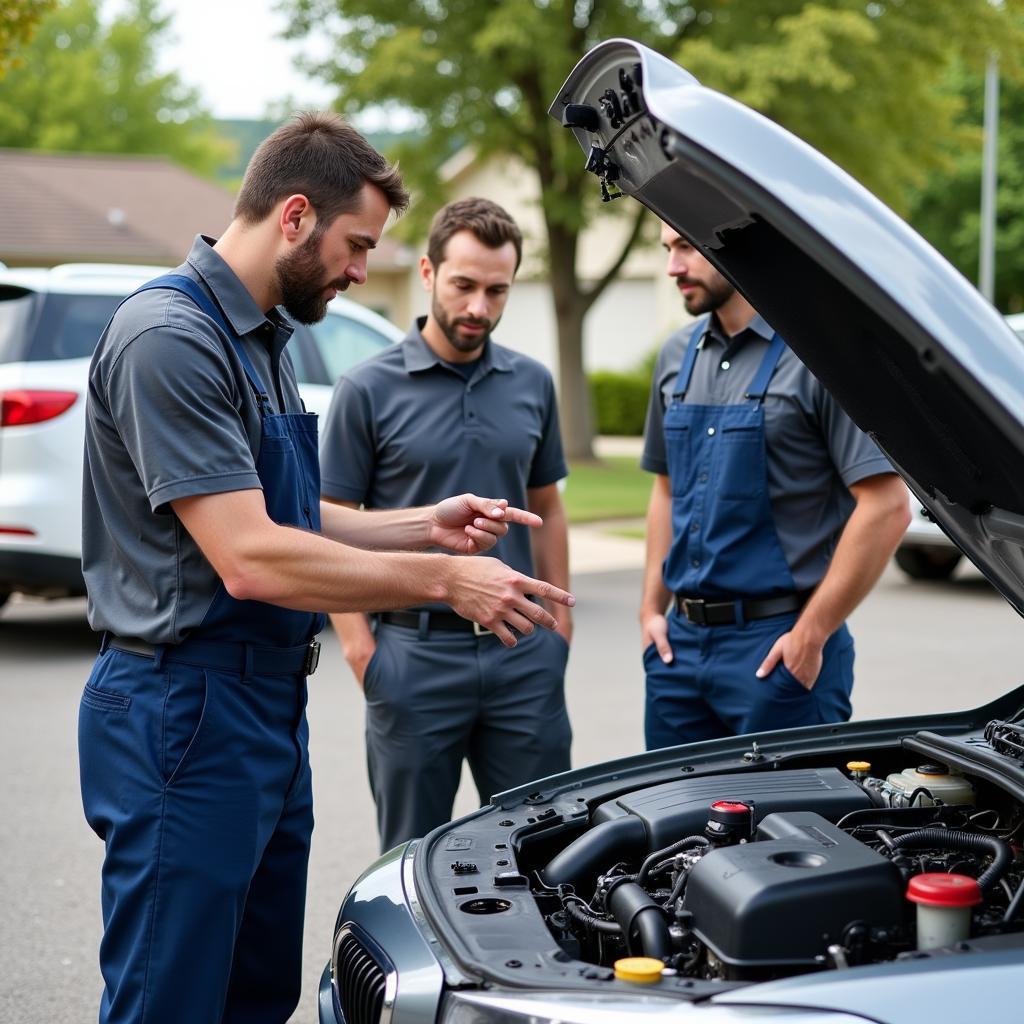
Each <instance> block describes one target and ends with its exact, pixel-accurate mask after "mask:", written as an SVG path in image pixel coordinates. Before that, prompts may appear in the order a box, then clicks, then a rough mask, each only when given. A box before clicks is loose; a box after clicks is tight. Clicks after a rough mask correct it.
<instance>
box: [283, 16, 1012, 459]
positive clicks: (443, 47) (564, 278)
mask: <svg viewBox="0 0 1024 1024" xmlns="http://www.w3.org/2000/svg"><path fill="white" fill-rule="evenodd" d="M1021 2H1022V0H1004V2H1003V3H1002V4H1000V5H995V4H993V3H991V2H990V0H877V2H868V0H831V2H827V3H826V2H819V3H813V2H807V0H492V2H489V3H478V2H475V0H282V2H281V6H282V8H283V9H284V10H285V11H287V12H288V13H289V15H290V16H291V18H292V25H293V30H292V34H293V35H294V36H298V37H301V36H303V35H305V34H308V33H310V32H316V33H317V35H318V36H322V35H323V34H324V33H325V32H326V33H328V35H329V36H331V37H333V41H334V44H335V45H334V48H333V53H332V54H331V57H330V59H329V60H328V61H325V62H323V63H321V64H320V65H318V66H317V65H314V66H313V70H315V71H316V73H317V74H318V75H319V76H320V77H322V78H324V79H325V80H327V81H329V82H332V83H333V84H335V85H336V86H337V87H338V90H339V99H338V105H339V109H341V110H343V111H345V112H348V113H354V112H356V111H358V110H361V109H363V108H365V107H367V106H373V105H380V104H388V103H392V104H396V105H398V106H400V107H403V108H406V109H411V110H413V111H415V112H416V113H417V114H418V116H419V118H420V128H421V130H420V132H419V133H418V135H417V138H416V140H415V143H414V144H407V145H406V146H404V147H403V149H402V151H401V152H400V153H399V155H400V158H401V159H402V163H403V167H404V168H405V170H406V172H407V174H408V176H409V177H410V179H411V180H412V181H413V183H414V184H415V185H418V186H419V188H420V189H421V190H422V191H423V193H424V194H428V195H430V196H431V197H432V199H433V198H434V197H438V198H440V197H439V192H438V188H437V171H438V168H439V166H440V164H441V163H442V162H443V160H444V158H445V157H447V156H448V155H450V153H451V152H452V149H453V147H454V146H456V145H458V144H465V143H472V144H473V145H474V147H475V148H476V150H477V151H478V152H479V153H480V154H481V155H482V156H487V155H488V154H491V153H503V154H512V155H514V156H517V157H519V158H520V159H521V160H522V161H523V162H524V163H525V164H526V165H527V166H528V167H531V168H536V171H537V173H538V175H539V178H540V183H541V188H542V197H541V204H542V209H543V214H544V220H545V226H546V229H547V236H548V237H547V242H548V250H549V268H550V275H551V284H552V291H553V296H554V305H555V314H556V322H557V324H558V330H559V352H560V356H559V368H560V383H561V399H562V413H563V423H564V426H565V433H566V435H567V446H568V448H569V451H570V453H571V454H573V455H576V456H581V455H585V454H587V453H588V452H589V450H590V433H589V431H590V424H589V419H588V416H589V400H588V398H587V395H586V384H585V380H584V376H583V360H582V322H583V318H584V317H585V315H586V313H587V311H588V310H589V309H590V308H591V306H592V305H593V303H594V301H595V300H596V299H597V297H598V296H599V295H600V294H601V291H602V290H603V289H604V287H605V286H606V285H607V284H608V283H609V281H610V280H611V279H612V277H613V276H614V274H615V273H616V271H617V270H618V268H619V267H620V266H621V264H622V262H623V260H624V258H625V251H620V252H618V253H612V254H610V255H609V260H608V272H607V273H606V274H605V275H604V276H603V277H602V278H601V279H600V280H598V281H583V280H581V279H580V278H579V276H578V274H577V269H576V266H577V265H576V248H577V244H578V241H579V236H580V232H581V231H582V229H583V228H584V227H585V225H586V224H587V222H588V221H589V219H590V218H591V217H593V216H594V214H595V211H596V209H597V206H598V205H599V204H598V203H596V202H595V199H596V184H595V182H594V181H593V179H590V180H588V179H589V177H590V176H589V175H587V174H586V173H585V172H584V170H583V166H582V165H583V157H582V154H581V153H580V151H579V148H578V146H577V144H576V142H575V140H574V139H573V138H572V136H571V133H569V132H567V131H565V130H564V129H562V128H560V127H559V126H558V125H557V124H556V123H555V122H554V121H553V120H551V119H550V118H548V117H547V114H546V110H547V106H548V104H549V102H550V101H551V100H552V98H553V97H554V96H555V95H556V93H557V91H558V89H559V88H560V86H561V85H562V83H563V81H564V79H565V77H566V76H567V74H568V73H569V71H570V70H571V69H572V67H573V66H574V65H575V63H576V62H577V61H578V60H579V58H580V57H581V56H582V55H583V54H584V53H585V52H586V51H587V50H588V49H590V48H591V47H592V46H593V45H595V44H596V43H597V42H599V41H600V40H602V39H607V38H611V37H615V36H626V37H629V38H633V39H636V40H638V41H640V42H643V43H646V44H647V45H649V46H652V47H653V48H655V49H657V50H660V51H661V52H663V53H665V54H667V55H668V56H670V57H673V58H674V59H676V60H678V61H679V62H680V63H681V64H683V66H685V67H687V68H688V69H689V70H691V71H692V72H693V73H694V74H696V75H697V77H698V78H700V79H701V80H702V81H703V82H704V83H705V84H706V85H709V86H711V87H713V88H717V89H720V90H722V91H724V92H727V93H729V94H730V95H732V96H734V97H736V98H737V99H739V100H741V101H742V102H744V103H747V104H748V105H750V106H753V107H755V108H756V109H759V110H761V111H762V112H763V113H765V114H766V115H767V116H769V117H771V118H773V119H774V120H776V121H778V122H779V123H781V124H783V125H785V126H786V127H788V128H789V129H790V130H792V131H794V132H795V133H796V134H798V135H800V136H802V137H803V138H804V139H806V140H807V141H808V142H810V143H811V144H812V145H814V146H816V147H817V148H819V149H821V150H822V151H824V152H825V153H826V154H828V155H829V156H831V157H832V158H833V159H834V160H836V161H837V162H838V163H839V164H840V165H842V166H844V167H845V168H846V169H847V170H849V171H850V172H851V173H853V174H854V175H855V176H857V177H858V178H860V179H861V180H862V181H863V182H864V183H865V184H867V185H868V187H869V188H871V189H872V190H873V191H875V192H877V193H878V194H879V195H881V196H882V198H884V199H885V200H886V201H888V202H889V203H890V204H892V205H893V206H895V207H896V208H897V209H898V210H906V208H907V197H908V194H909V191H910V189H911V188H913V187H915V186H917V187H920V186H921V185H922V184H923V183H924V181H925V179H926V177H927V174H928V173H929V171H930V170H933V169H935V168H939V167H942V166H948V165H949V164H950V163H951V161H952V158H953V154H954V153H955V152H956V151H957V149H958V147H960V146H962V145H963V144H964V143H965V141H966V140H967V138H968V135H967V133H965V130H964V125H963V123H962V122H961V120H960V114H961V110H962V101H961V99H960V97H959V96H957V95H956V94H955V93H952V92H950V91H949V90H944V89H942V88H940V86H941V83H942V81H943V76H944V74H945V73H946V71H947V69H948V67H949V64H950V61H951V60H952V59H953V58H954V56H955V57H956V58H957V59H959V60H960V61H961V62H962V63H963V64H964V65H965V66H967V67H979V66H980V65H981V64H982V63H983V61H984V58H985V55H986V53H987V51H988V50H989V49H990V48H999V49H1000V50H1001V52H1002V53H1003V55H1004V64H1006V65H1010V66H1015V67H1016V66H1021V64H1022V60H1021V58H1022V57H1024V33H1022V31H1021V30H1020V28H1019V27H1018V23H1017V21H1016V20H1015V19H1014V17H1013V14H1014V12H1015V11H1017V10H1018V9H1019V8H1020V5H1021ZM620 205H625V204H620ZM617 212H618V213H619V214H620V215H621V211H617ZM635 238H636V232H635V231H634V232H633V234H632V235H631V236H630V241H629V243H628V244H632V242H633V241H634V240H635ZM628 244H627V248H628Z"/></svg>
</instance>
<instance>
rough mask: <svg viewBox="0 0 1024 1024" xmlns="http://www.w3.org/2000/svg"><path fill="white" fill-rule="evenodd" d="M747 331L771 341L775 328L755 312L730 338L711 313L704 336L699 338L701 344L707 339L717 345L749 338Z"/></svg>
mask: <svg viewBox="0 0 1024 1024" xmlns="http://www.w3.org/2000/svg"><path fill="white" fill-rule="evenodd" d="M748 332H753V333H754V334H756V335H757V336H758V337H759V338H760V339H762V340H763V341H771V340H772V338H773V337H775V328H774V327H772V326H771V324H769V323H768V321H767V320H765V318H764V317H763V316H761V314H760V313H755V314H754V319H753V320H751V321H750V323H749V324H747V326H746V327H744V328H743V330H742V331H740V332H739V334H737V335H735V336H734V337H732V338H730V337H729V336H728V335H727V334H726V333H725V331H723V330H722V325H721V324H720V323H719V322H718V317H717V316H715V315H714V314H712V315H711V320H710V322H709V324H708V329H707V330H706V331H705V332H704V337H703V338H702V339H701V344H702V345H703V344H704V343H705V342H707V341H712V342H715V343H717V344H719V345H729V344H732V343H733V342H735V341H741V342H746V341H749V340H750V335H749V333H748ZM737 347H738V346H737Z"/></svg>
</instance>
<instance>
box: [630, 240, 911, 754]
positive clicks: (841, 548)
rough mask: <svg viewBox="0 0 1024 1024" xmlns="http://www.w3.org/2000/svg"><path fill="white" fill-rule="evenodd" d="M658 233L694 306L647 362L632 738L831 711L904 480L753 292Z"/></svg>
mask: <svg viewBox="0 0 1024 1024" xmlns="http://www.w3.org/2000/svg"><path fill="white" fill-rule="evenodd" d="M661 241H662V245H663V246H664V247H665V249H666V250H667V251H668V274H669V276H670V277H671V278H672V279H673V280H674V281H675V284H676V286H677V287H678V289H679V291H680V293H681V294H682V296H683V301H684V304H685V306H686V309H687V311H688V312H689V313H690V314H691V315H695V316H698V317H699V319H698V320H697V322H696V323H695V324H690V325H688V326H687V327H685V328H683V329H682V330H681V331H679V332H678V333H676V334H675V335H673V336H672V337H671V338H670V339H669V340H668V342H667V343H666V344H665V346H664V348H663V349H662V351H661V353H660V355H659V357H658V361H657V364H656V367H655V373H654V381H653V384H652V388H651V400H650V404H649V406H648V412H647V424H646V427H645V431H644V453H643V458H642V460H641V465H642V466H643V468H644V469H646V470H648V471H650V472H652V473H656V474H657V476H656V477H655V481H654V485H653V487H652V490H651V499H650V504H649V506H648V512H647V559H646V568H645V573H644V589H643V597H642V602H641V609H640V623H641V631H642V639H643V646H644V654H643V660H644V669H645V671H646V674H647V699H646V707H645V716H644V732H645V739H646V743H647V747H648V749H653V748H657V747H666V746H672V745H675V744H678V743H687V742H691V741H694V740H705V739H715V738H717V737H720V736H729V735H734V734H738V733H747V732H759V731H761V730H766V729H781V728H790V727H795V726H802V725H814V724H818V723H821V722H840V721H845V720H846V719H848V718H849V717H850V712H851V707H850V691H851V688H852V686H853V638H852V637H851V635H850V633H849V630H848V629H847V627H846V624H845V620H846V617H847V616H848V615H849V614H850V612H852V611H853V609H854V608H855V607H856V606H857V604H858V603H859V602H860V601H861V600H862V598H863V597H864V596H865V595H866V594H867V593H868V591H869V590H870V589H871V587H872V586H873V585H874V584H875V581H876V580H877V579H878V577H879V575H880V574H881V572H882V570H883V569H884V567H885V565H886V563H887V561H888V560H889V558H890V556H891V555H892V553H893V551H894V550H895V548H896V545H897V544H898V543H899V540H900V537H902V535H903V531H904V530H905V529H906V526H907V523H908V522H909V516H910V513H909V507H908V500H907V493H906V489H905V487H904V485H903V482H902V481H901V480H900V479H899V477H898V476H897V475H896V474H895V473H893V471H892V467H891V466H890V465H889V463H888V462H887V461H886V459H885V457H884V456H883V455H882V454H881V452H880V451H879V450H878V448H877V447H876V446H875V444H874V443H873V442H872V441H871V440H870V439H869V438H867V437H866V436H865V435H864V434H863V433H862V432H861V431H860V430H858V429H857V427H856V426H855V425H854V424H853V423H852V422H851V421H850V419H849V418H848V417H847V416H846V415H845V413H844V412H843V411H842V409H841V408H840V407H839V406H838V405H837V403H836V402H835V401H834V400H833V399H832V397H831V395H829V393H828V392H827V391H826V390H825V389H824V388H823V387H822V386H821V384H820V383H819V382H818V381H817V380H816V379H815V377H814V376H813V375H812V374H811V373H810V371H809V370H808V369H807V368H806V367H805V366H804V365H803V364H802V363H801V362H800V360H799V359H798V358H797V357H796V356H795V355H794V354H793V352H792V351H791V350H790V349H788V348H787V347H786V345H785V342H784V341H783V340H782V339H781V338H780V337H779V336H778V334H776V333H775V332H774V331H773V330H772V328H771V327H770V326H769V325H768V324H767V323H765V321H764V320H763V319H762V318H761V317H760V316H759V315H758V314H757V312H756V311H755V310H754V308H753V307H752V306H751V305H750V303H748V302H747V301H746V299H745V298H744V297H743V296H742V295H741V294H740V293H739V292H738V291H736V289H735V288H733V286H732V285H731V284H730V283H729V282H728V281H727V280H726V279H725V278H724V277H723V276H722V275H721V274H720V273H719V272H718V271H716V270H715V268H714V267H713V266H712V265H711V264H710V263H709V262H708V261H707V260H706V259H705V258H704V257H703V256H702V255H701V254H700V253H699V252H698V251H697V250H696V249H694V248H693V246H691V245H690V244H689V243H688V242H687V241H686V239H685V238H683V237H682V236H681V235H679V234H678V233H677V232H676V231H674V230H673V229H672V228H670V227H669V226H668V225H663V226H662V231H661ZM666 609H667V612H666Z"/></svg>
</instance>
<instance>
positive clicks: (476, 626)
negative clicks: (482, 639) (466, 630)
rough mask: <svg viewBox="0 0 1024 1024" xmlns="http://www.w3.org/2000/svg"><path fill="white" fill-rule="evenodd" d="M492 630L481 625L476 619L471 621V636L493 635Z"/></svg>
mask: <svg viewBox="0 0 1024 1024" xmlns="http://www.w3.org/2000/svg"><path fill="white" fill-rule="evenodd" d="M493 635H494V630H493V629H488V628H487V627H486V626H481V625H480V623H479V622H477V621H476V620H474V621H473V636H493Z"/></svg>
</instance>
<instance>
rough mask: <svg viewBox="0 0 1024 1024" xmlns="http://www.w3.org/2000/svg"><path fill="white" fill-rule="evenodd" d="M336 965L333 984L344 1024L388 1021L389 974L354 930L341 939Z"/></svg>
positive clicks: (369, 1023)
mask: <svg viewBox="0 0 1024 1024" xmlns="http://www.w3.org/2000/svg"><path fill="white" fill-rule="evenodd" d="M334 963H335V974H334V983H335V985H336V986H337V989H338V1002H339V1003H340V1004H341V1012H342V1013H343V1014H344V1015H345V1024H382V1022H384V1021H386V1020H388V1019H389V1018H390V1017H391V1012H390V1010H391V1007H390V1005H389V1006H388V1008H387V1009H388V1012H387V1015H386V1016H385V1005H384V1003H385V995H386V994H387V981H388V976H387V972H386V970H385V968H384V967H382V966H381V965H380V964H379V963H378V962H377V960H376V959H375V958H374V956H373V955H372V954H371V953H370V951H369V950H368V949H367V947H366V944H364V943H363V942H362V941H361V940H360V939H359V937H357V936H356V935H355V934H354V933H353V932H352V931H351V930H347V931H344V932H342V933H341V934H340V935H339V936H338V943H337V952H336V955H335V960H334ZM388 1002H389V1003H390V1000H388Z"/></svg>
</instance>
